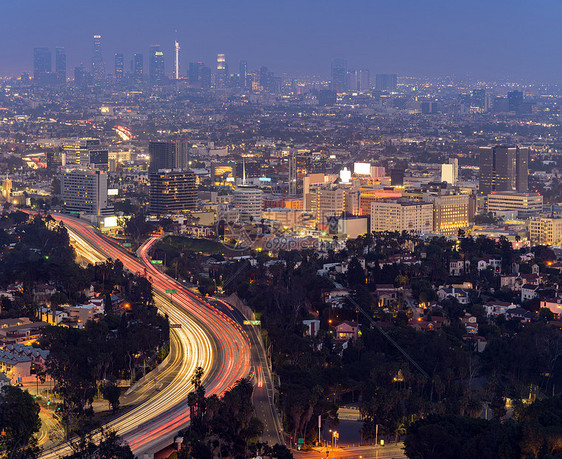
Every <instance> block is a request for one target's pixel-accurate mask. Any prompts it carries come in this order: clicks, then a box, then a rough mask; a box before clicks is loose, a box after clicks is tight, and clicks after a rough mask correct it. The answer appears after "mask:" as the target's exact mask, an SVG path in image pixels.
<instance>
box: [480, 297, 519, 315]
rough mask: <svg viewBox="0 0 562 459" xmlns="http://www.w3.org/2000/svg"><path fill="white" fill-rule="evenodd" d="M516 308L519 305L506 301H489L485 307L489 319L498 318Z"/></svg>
mask: <svg viewBox="0 0 562 459" xmlns="http://www.w3.org/2000/svg"><path fill="white" fill-rule="evenodd" d="M516 307H517V305H515V304H513V303H507V302H505V301H488V302H487V303H486V304H485V305H484V309H485V310H486V314H487V316H488V317H497V316H499V315H501V314H505V313H506V312H507V311H508V310H510V309H513V308H516Z"/></svg>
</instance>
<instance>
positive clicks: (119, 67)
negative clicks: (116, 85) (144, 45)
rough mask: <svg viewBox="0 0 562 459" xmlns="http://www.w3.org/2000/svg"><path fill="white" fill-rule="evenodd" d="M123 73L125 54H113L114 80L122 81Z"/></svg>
mask: <svg viewBox="0 0 562 459" xmlns="http://www.w3.org/2000/svg"><path fill="white" fill-rule="evenodd" d="M124 73H125V56H123V54H121V53H116V54H115V80H116V81H123V77H124V76H125V75H124Z"/></svg>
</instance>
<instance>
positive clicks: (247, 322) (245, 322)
mask: <svg viewBox="0 0 562 459" xmlns="http://www.w3.org/2000/svg"><path fill="white" fill-rule="evenodd" d="M244 325H261V320H245V321H244Z"/></svg>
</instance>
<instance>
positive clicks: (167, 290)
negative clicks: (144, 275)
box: [166, 288, 178, 293]
mask: <svg viewBox="0 0 562 459" xmlns="http://www.w3.org/2000/svg"><path fill="white" fill-rule="evenodd" d="M166 293H178V291H177V289H175V288H167V289H166Z"/></svg>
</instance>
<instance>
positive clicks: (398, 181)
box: [390, 167, 406, 186]
mask: <svg viewBox="0 0 562 459" xmlns="http://www.w3.org/2000/svg"><path fill="white" fill-rule="evenodd" d="M404 175H406V171H405V169H404V168H403V167H395V168H393V169H390V184H391V185H392V186H402V185H404Z"/></svg>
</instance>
